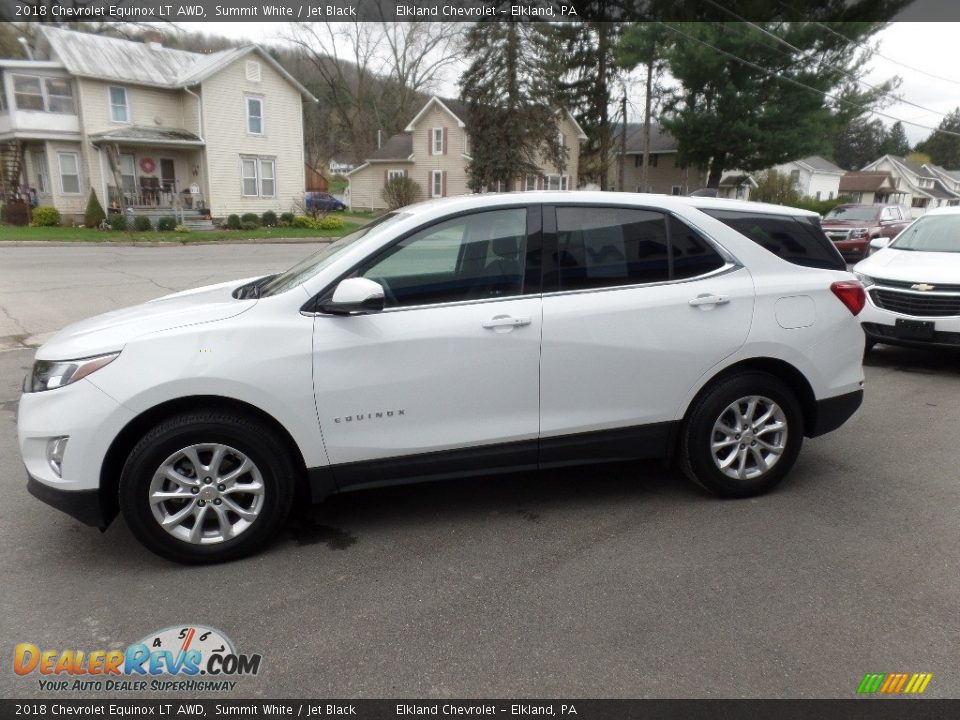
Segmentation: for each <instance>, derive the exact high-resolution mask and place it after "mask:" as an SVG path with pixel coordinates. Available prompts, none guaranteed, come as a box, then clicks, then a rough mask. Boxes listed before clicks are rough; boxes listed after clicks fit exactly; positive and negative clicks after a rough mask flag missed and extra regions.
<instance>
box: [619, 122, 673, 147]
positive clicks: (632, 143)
mask: <svg viewBox="0 0 960 720" xmlns="http://www.w3.org/2000/svg"><path fill="white" fill-rule="evenodd" d="M622 127H623V126H622V125H620V124H619V123H614V124H613V125H611V126H610V134H611V136H612V137H613V147H614V151H615V152H620V129H621V128H622ZM677 147H678V144H677V140H676V138H675V137H673V135H671V134H670V133H668V132H667V131H666V130H665V129H664V128H662V127H660V126H659V125H658V124H657V123H655V122H652V123H650V152H651V153H669V152H676V151H677ZM642 152H643V123H627V155H637V154H640V153H642Z"/></svg>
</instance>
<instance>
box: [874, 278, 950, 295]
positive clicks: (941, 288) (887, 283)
mask: <svg viewBox="0 0 960 720" xmlns="http://www.w3.org/2000/svg"><path fill="white" fill-rule="evenodd" d="M873 281H874V282H875V283H877V285H882V286H883V287H885V288H903V289H905V290H911V289H912V288H913V286H914V285H918V284H919V282H918V281H916V280H887V279H886V278H878V277H874V278H873ZM933 290H934V291H935V292H938V293H960V285H941V284H940V283H937V284H936V285H934V286H933Z"/></svg>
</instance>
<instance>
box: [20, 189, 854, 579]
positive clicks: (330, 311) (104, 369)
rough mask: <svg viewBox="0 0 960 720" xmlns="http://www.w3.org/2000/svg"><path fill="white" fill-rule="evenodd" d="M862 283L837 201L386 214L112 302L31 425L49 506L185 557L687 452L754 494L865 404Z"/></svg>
mask: <svg viewBox="0 0 960 720" xmlns="http://www.w3.org/2000/svg"><path fill="white" fill-rule="evenodd" d="M863 304H864V291H863V288H862V286H861V285H860V283H859V282H857V281H856V280H855V279H854V278H853V276H852V275H850V274H849V273H848V272H846V271H845V265H844V263H843V260H842V259H841V257H840V255H839V253H838V252H837V250H836V249H835V248H834V247H833V245H832V244H831V243H830V241H829V240H828V239H827V238H826V236H825V235H824V234H823V232H822V231H821V229H820V227H819V222H818V218H817V216H816V215H814V214H813V213H808V212H804V211H800V210H791V209H788V208H783V207H778V206H772V205H761V204H757V203H744V202H738V201H730V200H722V199H720V200H718V199H714V198H680V197H666V196H654V195H633V194H612V193H594V192H576V193H564V192H530V193H517V194H513V193H511V194H485V195H473V196H464V197H458V198H448V199H443V200H438V201H430V202H425V203H422V204H419V205H414V206H411V207H406V208H403V209H402V210H400V211H398V212H393V213H389V214H387V215H384V216H383V217H381V218H379V219H377V220H375V221H373V222H371V223H370V224H369V225H367V226H365V227H363V228H361V229H360V230H358V231H357V232H355V233H353V234H352V235H348V236H347V237H344V238H342V239H340V240H338V241H337V242H334V243H332V244H330V245H329V246H327V247H326V248H324V249H322V250H321V251H320V252H318V253H316V254H315V255H313V256H311V257H309V258H307V259H306V260H304V261H303V262H301V263H299V264H298V265H296V266H294V267H293V268H291V269H290V270H288V271H286V272H284V273H282V274H279V275H272V276H268V277H261V278H252V279H246V280H239V281H235V282H228V283H222V284H219V285H213V286H210V287H205V288H200V289H198V290H190V291H187V292H181V293H176V294H174V295H168V296H167V297H163V298H160V299H158V300H154V301H152V302H148V303H145V304H143V305H139V306H136V307H132V308H128V309H124V310H118V311H115V312H111V313H107V314H105V315H101V316H98V317H95V318H92V319H90V320H86V321H83V322H80V323H76V324H75V325H71V326H70V327H68V328H66V329H65V330H63V331H61V332H60V333H59V334H57V335H56V336H55V337H54V338H53V339H51V340H50V341H49V342H48V343H46V344H45V345H44V346H43V347H41V348H40V349H39V350H38V352H37V356H36V361H35V363H34V365H33V370H32V373H31V374H30V375H29V376H28V377H27V379H26V381H25V386H24V394H23V396H22V399H21V401H20V407H19V415H18V435H19V443H20V449H21V452H22V455H23V459H24V463H25V465H26V470H27V473H28V475H29V480H28V488H29V490H30V491H31V492H32V493H33V494H34V495H35V496H37V497H38V498H40V499H41V500H44V501H46V502H48V503H50V504H51V505H53V506H55V507H57V508H59V509H61V510H64V511H65V512H67V513H69V514H71V515H73V516H74V517H76V518H78V519H79V520H81V521H83V522H84V523H87V524H89V525H93V526H96V527H101V528H103V527H106V526H107V525H108V524H109V523H110V522H111V520H112V519H113V518H114V517H115V515H116V514H117V512H118V511H119V512H121V513H123V516H124V519H125V520H126V522H127V524H128V525H129V527H130V529H131V531H132V532H133V533H134V535H135V536H136V537H137V538H138V539H139V540H140V541H142V542H143V543H144V544H145V545H146V546H147V547H148V548H150V549H151V550H152V551H154V552H156V553H157V554H159V555H162V556H164V557H166V558H170V559H173V560H177V561H181V562H192V563H201V562H212V561H220V560H228V559H232V558H237V557H240V556H242V555H245V554H249V553H250V552H252V551H254V550H255V549H256V548H258V547H259V546H261V545H262V544H263V543H264V541H265V540H266V539H267V538H268V537H269V536H270V535H271V534H272V533H273V532H274V531H275V530H276V529H277V528H278V526H280V525H281V524H282V523H283V522H284V520H285V518H286V517H287V515H288V512H289V511H290V508H291V505H292V503H293V501H294V498H295V497H307V496H309V497H310V498H312V500H314V501H320V500H322V499H323V498H325V497H327V496H329V495H330V494H331V493H335V492H342V491H346V490H355V489H360V488H370V487H375V486H382V485H385V484H388V483H398V482H410V481H414V480H425V479H440V478H448V479H449V478H462V477H466V476H470V475H486V474H492V473H495V472H502V471H511V470H518V469H536V468H555V467H561V466H568V465H573V464H578V463H595V462H601V461H621V460H632V459H639V458H668V459H675V460H676V462H677V465H678V466H679V467H680V468H682V470H683V471H684V473H685V474H686V475H688V476H689V477H690V478H692V479H693V480H695V481H696V482H697V483H699V484H700V485H702V486H703V487H704V488H706V489H707V490H709V491H711V492H713V493H715V494H717V495H721V496H728V497H744V496H749V495H756V494H758V493H762V492H764V491H766V490H769V489H770V488H772V487H773V486H774V485H776V484H777V483H778V482H779V481H780V480H781V479H782V478H783V477H784V475H786V473H787V472H788V471H789V469H790V467H791V466H792V465H793V463H794V461H795V460H796V458H797V454H798V452H799V451H800V445H801V442H802V439H803V437H804V436H806V437H814V436H817V435H821V434H823V433H826V432H829V431H831V430H834V429H836V428H837V427H839V426H840V425H842V424H843V423H844V422H845V421H846V420H847V419H848V418H849V417H850V416H851V415H852V414H853V413H854V412H855V410H856V409H857V407H858V406H859V405H860V403H861V400H862V395H863V370H862V366H861V357H862V349H863V344H864V337H863V332H862V331H861V329H860V324H859V322H858V321H857V318H856V315H857V313H859V312H860V310H861V308H862V307H863Z"/></svg>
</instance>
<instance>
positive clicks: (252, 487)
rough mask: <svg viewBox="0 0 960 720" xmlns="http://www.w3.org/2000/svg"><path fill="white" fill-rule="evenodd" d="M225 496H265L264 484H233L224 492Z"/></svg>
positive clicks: (257, 482) (258, 482) (256, 482)
mask: <svg viewBox="0 0 960 720" xmlns="http://www.w3.org/2000/svg"><path fill="white" fill-rule="evenodd" d="M223 495H224V496H227V495H263V483H262V482H260V481H259V480H257V481H255V482H251V483H233V484H232V485H230V486H228V487H227V489H226V490H224V491H223Z"/></svg>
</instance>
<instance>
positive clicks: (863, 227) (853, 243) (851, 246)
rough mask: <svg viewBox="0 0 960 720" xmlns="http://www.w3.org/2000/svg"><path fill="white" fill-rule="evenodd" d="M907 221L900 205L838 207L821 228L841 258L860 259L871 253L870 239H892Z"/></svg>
mask: <svg viewBox="0 0 960 720" xmlns="http://www.w3.org/2000/svg"><path fill="white" fill-rule="evenodd" d="M910 222H911V217H910V210H909V209H908V208H907V207H905V206H903V205H882V204H876V205H837V206H836V207H835V208H834V209H833V210H831V211H830V212H828V213H827V214H826V215H824V216H823V221H822V222H821V223H820V226H821V227H822V228H823V231H824V232H825V233H826V234H827V237H828V238H830V239H831V240H832V241H833V244H834V245H836V246H837V250H839V251H840V254H841V255H843V257H844V258H851V259H854V260H860V259H862V258H865V257H866V256H867V255H868V254H869V253H870V241H871V240H873V238H878V237H885V238H894V237H896V236H897V235H899V234H900V231H901V230H903V229H904V228H905V227H906V226H907V225H909V224H910Z"/></svg>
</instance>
